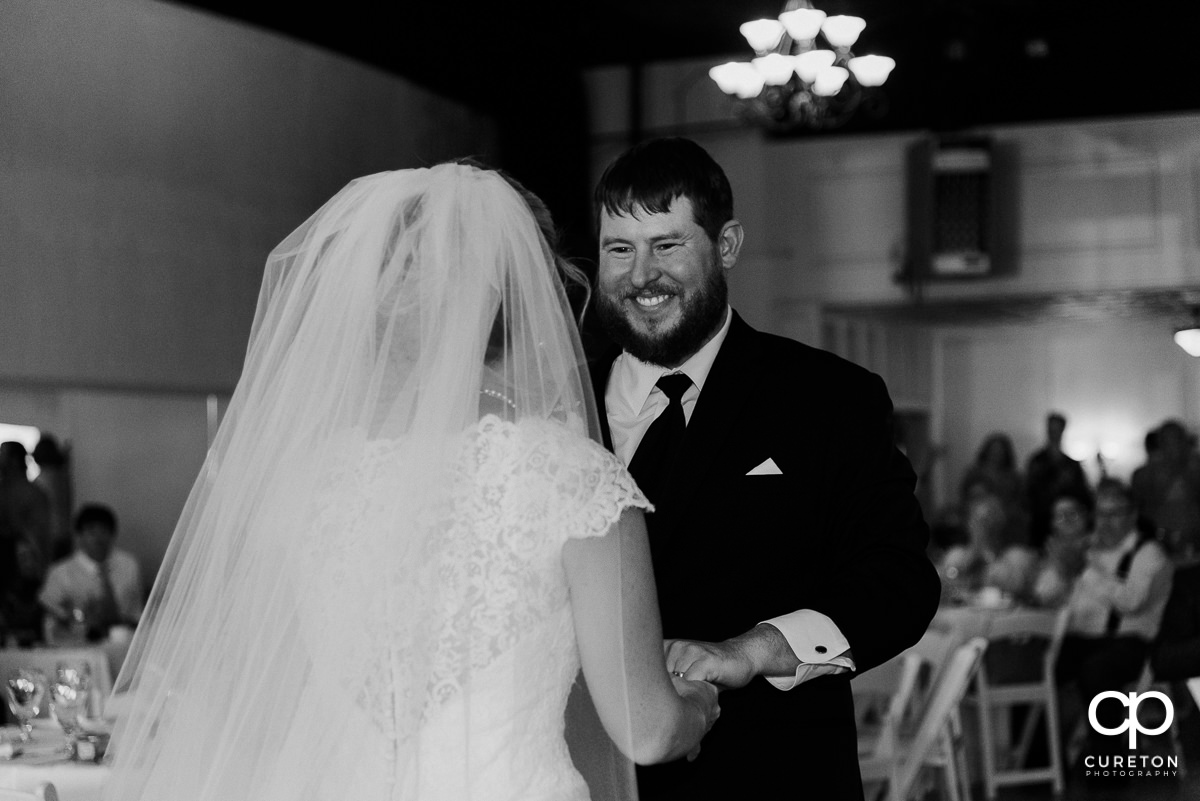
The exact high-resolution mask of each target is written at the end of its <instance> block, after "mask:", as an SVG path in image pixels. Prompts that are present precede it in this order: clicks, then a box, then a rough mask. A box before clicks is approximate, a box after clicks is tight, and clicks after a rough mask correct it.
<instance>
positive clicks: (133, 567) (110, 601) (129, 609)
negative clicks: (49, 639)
mask: <svg viewBox="0 0 1200 801" xmlns="http://www.w3.org/2000/svg"><path fill="white" fill-rule="evenodd" d="M116 539H117V517H116V515H115V514H114V513H113V511H112V509H110V508H108V507H107V506H102V505H100V504H88V505H86V506H84V507H83V508H82V509H80V510H79V514H77V515H76V516H75V552H74V553H73V554H71V555H70V556H69V557H67V558H66V559H63V560H61V561H59V562H56V563H55V564H54V565H53V566H52V567H51V568H50V572H49V573H48V574H46V583H45V584H44V585H43V586H42V591H41V593H40V594H39V596H38V599H39V600H40V601H41V603H42V607H43V608H44V609H45V610H46V614H47V615H48V616H49V617H50V618H51V621H52V622H53V623H54V624H55V625H56V626H57V627H59V628H60V629H66V628H70V627H72V626H83V627H85V628H86V634H87V637H88V639H91V640H98V639H103V638H104V637H105V636H106V635H107V634H108V630H109V628H111V627H112V626H119V625H126V626H136V625H137V622H138V619H139V618H141V616H142V605H143V604H144V603H145V596H144V594H143V590H142V573H141V569H140V568H139V567H138V563H137V560H136V559H135V558H134V557H133V556H132V555H131V554H129V553H127V552H126V551H122V550H120V549H119V548H116V547H114V542H115V541H116Z"/></svg>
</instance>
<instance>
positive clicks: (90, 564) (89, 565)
mask: <svg viewBox="0 0 1200 801" xmlns="http://www.w3.org/2000/svg"><path fill="white" fill-rule="evenodd" d="M75 561H76V562H78V563H79V564H81V565H83V567H84V569H85V570H87V571H88V572H89V573H96V574H99V573H100V563H99V562H97V561H96V560H95V559H93V558H92V557H90V556H88V555H87V554H86V553H84V552H83V551H79V550H77V551H75Z"/></svg>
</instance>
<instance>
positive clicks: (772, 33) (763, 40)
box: [738, 19, 783, 55]
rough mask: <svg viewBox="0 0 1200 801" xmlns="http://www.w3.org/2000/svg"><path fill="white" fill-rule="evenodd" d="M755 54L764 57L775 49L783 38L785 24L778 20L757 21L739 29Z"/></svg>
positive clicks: (743, 25)
mask: <svg viewBox="0 0 1200 801" xmlns="http://www.w3.org/2000/svg"><path fill="white" fill-rule="evenodd" d="M738 30H739V31H741V32H742V36H745V37H746V41H747V42H749V43H750V47H751V48H753V49H754V52H756V53H758V54H760V55H762V54H764V53H767V52H770V51H771V50H773V49H775V45H777V44H779V40H780V39H782V38H783V23H781V22H780V21H779V20H777V19H756V20H752V21H750V22H744V23H742V26H741V27H740V28H738Z"/></svg>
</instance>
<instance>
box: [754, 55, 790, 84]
mask: <svg viewBox="0 0 1200 801" xmlns="http://www.w3.org/2000/svg"><path fill="white" fill-rule="evenodd" d="M750 63H751V64H753V65H754V69H756V70H758V72H759V73H760V74H761V75H762V76H763V81H764V82H765V83H766V84H767V86H783V85H784V84H785V83H787V82H788V81H790V80H791V79H792V73H793V72H795V71H796V61H795V59H794V58H792V56H785V55H782V54H780V53H768V54H767V55H765V56H761V57H759V58H756V59H754V60H753V61H752V62H750Z"/></svg>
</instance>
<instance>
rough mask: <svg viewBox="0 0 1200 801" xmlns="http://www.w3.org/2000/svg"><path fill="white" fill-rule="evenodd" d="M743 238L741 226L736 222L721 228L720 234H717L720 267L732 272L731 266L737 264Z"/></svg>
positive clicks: (733, 221)
mask: <svg viewBox="0 0 1200 801" xmlns="http://www.w3.org/2000/svg"><path fill="white" fill-rule="evenodd" d="M744 236H745V231H743V230H742V224H741V223H740V222H738V221H737V220H730V221H729V222H727V223H725V224H724V225H723V226H721V233H719V234H717V250H718V251H719V252H720V254H721V266H722V267H724V268H725V269H726V270H732V269H733V265H735V264H737V260H738V254H739V253H741V252H742V239H743V237H744Z"/></svg>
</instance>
